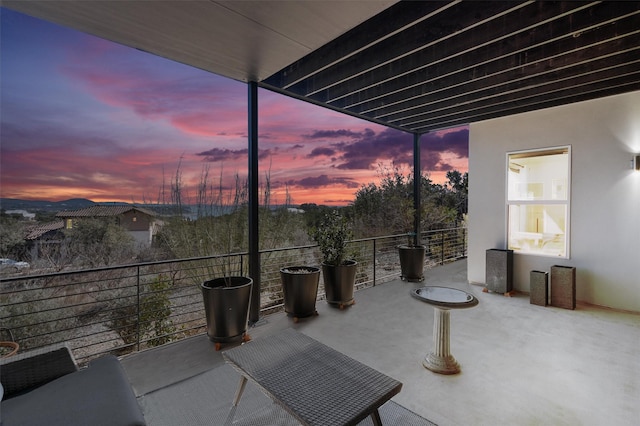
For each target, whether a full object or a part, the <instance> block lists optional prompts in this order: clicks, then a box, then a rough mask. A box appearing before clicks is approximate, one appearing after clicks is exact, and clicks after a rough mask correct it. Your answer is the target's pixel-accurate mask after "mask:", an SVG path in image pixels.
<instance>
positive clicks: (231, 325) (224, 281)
mask: <svg viewBox="0 0 640 426" xmlns="http://www.w3.org/2000/svg"><path fill="white" fill-rule="evenodd" d="M252 286H253V280H252V279H251V278H249V277H242V276H229V277H222V278H214V279H212V280H209V281H205V282H203V283H202V285H201V289H202V299H203V301H204V312H205V316H206V319H207V336H209V340H211V341H212V342H215V344H216V345H215V347H216V350H220V345H221V344H222V343H231V342H239V341H248V340H249V339H250V338H249V335H248V334H247V323H248V320H249V302H250V300H251V287H252Z"/></svg>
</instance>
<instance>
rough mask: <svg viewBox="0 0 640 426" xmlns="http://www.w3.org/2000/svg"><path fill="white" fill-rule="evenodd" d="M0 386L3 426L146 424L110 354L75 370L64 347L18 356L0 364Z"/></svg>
mask: <svg viewBox="0 0 640 426" xmlns="http://www.w3.org/2000/svg"><path fill="white" fill-rule="evenodd" d="M0 382H1V383H2V389H3V390H4V395H3V396H2V402H1V403H0V422H1V425H2V426H13V425H21V426H29V425H38V426H41V425H65V426H69V425H87V426H88V425H91V426H99V425H105V426H120V425H122V426H125V425H144V424H145V420H144V417H143V415H142V412H141V411H140V407H139V406H138V403H137V401H136V398H135V395H134V393H133V390H132V389H131V385H130V384H129V381H128V379H127V376H126V375H125V372H124V370H123V368H122V366H121V365H120V362H119V361H118V359H117V358H116V357H114V356H112V355H107V356H103V357H101V358H98V359H95V360H93V361H91V362H89V365H88V366H87V367H86V368H82V369H78V366H77V364H76V362H75V360H74V358H73V355H72V354H71V351H69V349H68V348H67V347H66V346H63V345H62V346H61V345H58V346H56V347H49V348H45V349H41V350H36V351H32V352H27V353H24V354H18V355H16V356H13V357H10V358H4V359H1V360H0ZM0 393H2V392H1V391H0Z"/></svg>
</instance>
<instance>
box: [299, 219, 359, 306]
mask: <svg viewBox="0 0 640 426" xmlns="http://www.w3.org/2000/svg"><path fill="white" fill-rule="evenodd" d="M311 236H312V238H313V239H314V240H315V241H316V242H317V243H318V246H319V247H320V251H321V252H322V257H323V262H322V277H323V279H324V290H325V294H326V298H327V303H329V304H332V305H337V306H339V307H340V309H342V308H344V307H345V306H349V305H352V304H353V303H355V300H354V299H353V289H354V285H355V281H356V268H357V265H358V264H357V262H356V261H355V260H352V259H347V258H346V256H347V241H348V240H349V239H351V237H352V233H351V230H350V229H349V228H348V226H347V223H346V221H345V219H344V218H343V217H342V216H341V215H340V213H338V211H336V210H332V211H331V212H330V213H327V214H326V215H325V216H324V218H323V220H322V221H321V223H320V225H319V226H318V227H317V228H314V229H312V235H311Z"/></svg>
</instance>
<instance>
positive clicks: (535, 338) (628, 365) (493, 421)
mask: <svg viewBox="0 0 640 426" xmlns="http://www.w3.org/2000/svg"><path fill="white" fill-rule="evenodd" d="M425 275H426V279H425V281H424V282H423V283H407V282H403V281H400V280H396V281H392V282H389V283H386V284H382V285H379V286H377V287H373V288H369V289H365V290H361V291H358V292H357V293H356V295H355V298H356V304H355V305H353V306H351V307H349V308H347V309H344V310H339V309H336V308H333V307H331V306H329V305H327V303H325V302H322V301H321V302H318V304H317V308H318V312H319V316H317V317H312V318H308V319H302V320H300V321H299V322H298V323H294V322H293V320H292V319H291V318H289V317H287V316H286V315H285V314H284V313H278V314H272V315H268V316H266V317H264V318H263V319H261V320H260V322H258V324H256V325H255V326H254V327H252V328H250V329H249V333H250V335H251V337H252V338H253V339H259V338H268V336H269V335H270V334H272V333H277V332H278V331H280V330H283V329H286V328H288V327H292V328H295V329H297V330H298V331H301V332H302V333H305V334H307V335H309V336H311V337H313V338H314V339H316V340H319V341H320V342H322V343H325V344H327V345H329V346H331V347H333V348H334V349H336V350H338V351H340V352H342V353H344V354H346V355H348V356H351V357H352V358H355V359H356V360H358V361H360V362H363V363H364V364H367V365H369V366H371V367H373V368H375V369H377V370H379V371H381V372H383V373H385V374H387V375H389V376H391V377H393V378H395V379H397V380H399V381H401V382H402V383H403V388H402V391H401V392H400V393H399V394H398V395H396V396H395V397H394V398H393V401H395V402H396V403H398V404H400V405H402V406H404V407H406V408H408V409H409V410H412V411H414V412H415V413H417V414H419V415H421V416H423V417H425V418H427V419H429V420H430V421H432V422H435V423H437V424H439V425H441V426H445V425H502V424H505V425H506V424H509V425H536V424H545V425H546V424H553V425H638V424H640V404H639V403H638V401H640V362H639V360H640V315H639V314H635V313H627V312H618V311H614V310H610V309H604V308H600V307H596V306H591V305H582V304H578V307H577V309H576V310H575V311H571V310H565V309H560V308H554V307H541V306H537V305H531V304H530V303H529V297H528V295H525V294H517V295H515V296H514V297H504V296H502V295H499V294H493V293H483V292H482V287H479V286H474V285H469V284H467V279H466V261H464V260H463V261H458V262H455V263H452V264H449V265H446V266H440V267H436V268H433V269H430V270H427V271H426V274H425ZM423 285H438V286H446V287H454V288H459V289H462V290H465V291H467V292H470V293H473V294H474V295H475V296H476V297H478V299H479V300H480V303H479V305H478V306H476V307H474V308H470V309H462V310H453V311H451V352H452V354H453V356H454V357H455V358H456V359H457V360H458V362H459V363H460V365H461V367H462V372H461V373H459V374H456V375H451V376H447V375H440V374H436V373H433V372H431V371H429V370H427V369H425V368H424V367H423V366H422V359H423V358H424V356H425V354H426V353H427V352H428V351H429V350H430V348H431V346H432V335H433V317H434V315H433V311H434V309H433V307H431V306H430V305H428V304H426V303H424V302H421V301H419V300H417V299H414V298H412V297H410V295H409V291H410V290H411V289H413V288H416V287H420V286H423ZM223 350H224V348H223ZM223 362H224V361H223V360H222V355H221V352H216V351H215V349H214V345H213V344H212V343H211V342H209V340H208V339H207V337H206V336H204V335H200V336H195V337H192V338H189V339H185V340H183V341H180V342H177V343H173V344H169V345H165V346H163V347H159V348H155V349H151V350H147V351H144V352H140V353H136V354H132V355H129V356H126V357H124V358H123V359H122V364H123V366H124V367H125V370H126V371H127V374H128V375H129V378H130V381H131V383H132V385H133V387H134V390H135V392H136V394H137V395H138V396H143V395H145V394H147V393H149V392H153V391H154V390H157V389H160V388H164V387H166V386H171V385H172V384H175V383H178V382H179V381H181V380H184V379H187V378H189V377H193V376H195V375H197V374H200V373H203V372H205V371H208V370H210V369H212V368H214V367H217V366H220V365H221V364H223ZM214 385H215V384H212V386H214Z"/></svg>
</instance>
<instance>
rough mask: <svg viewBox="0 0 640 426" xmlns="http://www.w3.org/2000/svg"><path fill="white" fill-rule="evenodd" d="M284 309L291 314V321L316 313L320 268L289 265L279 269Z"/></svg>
mask: <svg viewBox="0 0 640 426" xmlns="http://www.w3.org/2000/svg"><path fill="white" fill-rule="evenodd" d="M280 279H281V280H282V293H283V295H284V311H285V312H286V313H287V314H289V315H291V316H293V322H298V319H299V318H304V317H309V316H311V315H318V311H316V299H317V298H318V282H319V281H320V268H316V267H313V266H289V267H286V268H281V269H280Z"/></svg>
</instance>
